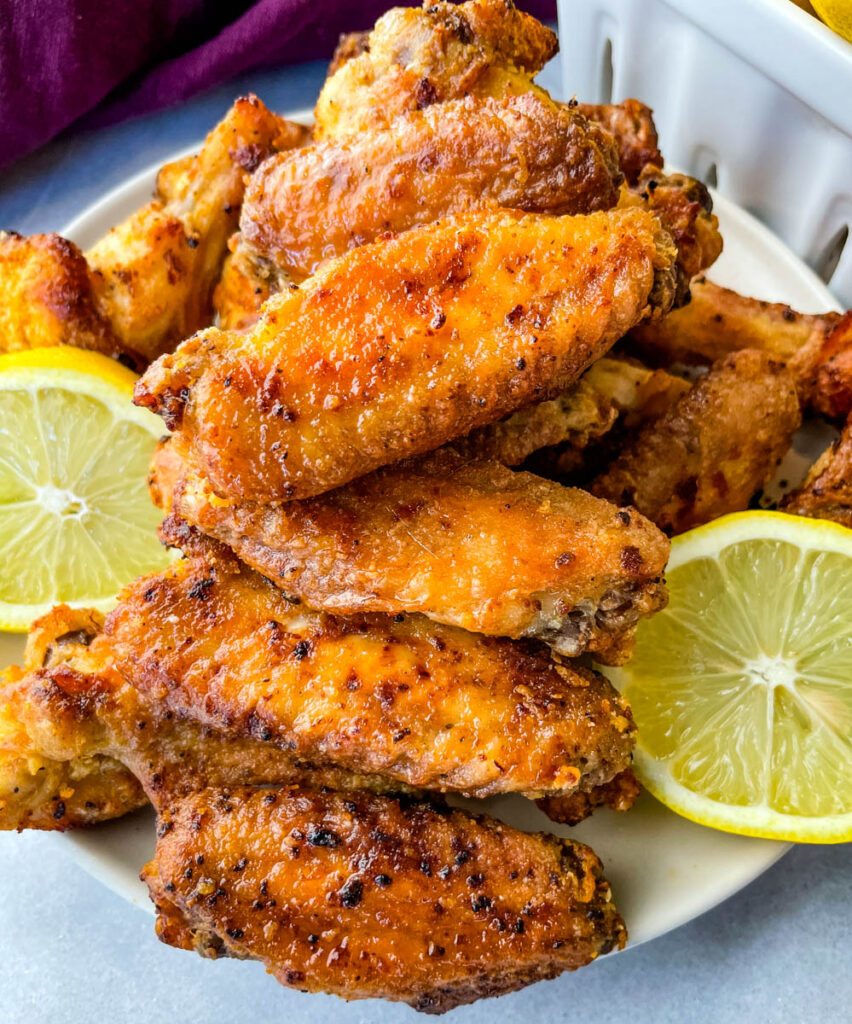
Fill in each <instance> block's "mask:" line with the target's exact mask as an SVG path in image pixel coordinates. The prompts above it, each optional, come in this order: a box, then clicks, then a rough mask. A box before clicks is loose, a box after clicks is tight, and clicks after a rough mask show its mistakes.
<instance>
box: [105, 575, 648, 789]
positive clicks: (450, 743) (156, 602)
mask: <svg viewBox="0 0 852 1024" xmlns="http://www.w3.org/2000/svg"><path fill="white" fill-rule="evenodd" d="M105 634H106V637H107V638H108V640H109V644H110V646H111V648H112V650H113V651H114V653H115V659H116V664H117V666H118V667H119V669H120V671H121V672H122V673H123V674H125V675H126V676H127V677H128V679H129V680H130V681H131V682H132V683H133V684H134V685H135V686H136V688H137V689H138V690H140V692H141V693H143V694H144V695H146V696H147V697H148V699H149V700H150V701H152V702H154V703H155V704H156V705H157V706H158V707H163V708H168V709H169V710H171V711H173V712H175V713H176V714H177V715H178V716H179V717H183V718H187V719H190V720H192V721H195V722H197V723H199V724H200V725H204V726H210V727H212V728H214V729H217V730H221V731H222V732H223V733H226V734H228V735H231V736H236V737H245V738H254V739H260V740H263V741H264V742H267V743H270V744H273V745H278V746H281V747H282V748H283V749H288V750H291V751H292V752H293V753H294V755H295V756H298V757H299V758H302V759H303V760H306V761H308V762H310V763H312V764H317V765H323V764H329V765H333V766H337V767H339V768H343V769H346V770H349V771H352V772H355V773H359V774H381V775H383V776H385V777H386V778H388V779H391V780H397V781H398V782H401V783H404V784H406V785H409V786H414V787H418V788H421V787H422V788H429V789H436V790H442V791H456V792H463V793H466V794H468V795H473V796H486V795H491V794H494V793H501V792H518V791H521V792H524V793H529V794H536V793H537V794H538V795H541V794H542V793H543V792H548V791H549V792H570V791H573V790H575V789H577V788H585V789H588V788H592V787H593V786H595V785H598V784H601V783H604V782H607V781H609V779H611V778H612V776H613V775H615V774H616V773H617V772H619V771H621V770H623V769H624V768H625V767H626V766H627V764H628V763H629V758H630V752H631V747H632V743H633V726H632V723H631V720H630V712H629V709H628V707H627V704H626V702H624V701H623V700H621V698H619V697H618V695H617V694H616V693H615V691H614V690H613V689H612V687H611V686H610V685H609V683H607V681H606V680H605V679H604V678H603V677H602V676H599V675H597V674H596V673H592V672H589V671H588V670H585V669H581V668H573V667H569V666H566V665H564V664H561V663H559V662H556V661H554V660H553V659H552V657H551V656H550V655H549V654H548V652H547V649H546V648H544V647H542V646H539V645H536V644H531V643H527V644H523V643H519V642H517V641H511V640H495V639H487V638H483V637H480V636H476V635H474V634H470V633H466V632H465V631H463V630H459V629H454V628H453V627H449V626H439V625H436V624H435V623H431V622H429V620H428V619H425V618H423V617H421V616H418V615H412V616H396V617H392V616H381V615H359V616H353V617H350V618H346V619H343V618H337V617H335V616H330V615H321V614H318V613H316V612H310V611H307V610H305V609H304V608H303V607H302V606H300V605H298V604H294V603H293V602H292V601H288V599H287V598H286V597H285V596H284V595H283V594H281V592H280V591H279V590H277V589H276V588H275V587H274V586H273V585H272V584H271V583H269V582H268V581H267V580H265V579H263V578H262V577H260V576H258V575H257V574H255V573H253V572H251V571H249V570H247V569H245V568H242V567H237V564H236V562H233V561H229V560H227V559H222V560H217V561H216V562H212V561H211V560H209V559H201V558H198V559H193V560H190V561H187V562H183V563H179V564H178V565H176V566H174V567H172V568H170V569H168V570H166V571H165V572H163V573H159V574H155V575H151V576H147V577H143V578H142V579H141V580H138V581H137V582H136V583H134V584H132V585H131V586H130V587H128V588H127V589H126V590H125V592H124V594H123V596H122V599H121V601H120V603H119V605H118V607H117V608H116V609H115V610H114V611H113V612H112V613H111V614H110V615H109V617H108V618H107V622H106V627H105Z"/></svg>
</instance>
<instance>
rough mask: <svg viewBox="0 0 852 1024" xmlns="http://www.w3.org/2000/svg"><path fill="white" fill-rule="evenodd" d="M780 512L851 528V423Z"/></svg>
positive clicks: (788, 498)
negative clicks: (830, 520)
mask: <svg viewBox="0 0 852 1024" xmlns="http://www.w3.org/2000/svg"><path fill="white" fill-rule="evenodd" d="M780 507H781V510H782V511H783V512H790V513H792V514H793V515H797V516H810V517H811V518H813V519H833V520H834V521H835V522H836V523H840V524H841V526H848V527H852V419H849V420H847V422H846V426H845V427H844V428H843V432H842V433H841V435H840V437H839V438H838V439H837V440H836V441H835V443H834V444H833V445H832V446H831V447H830V448H829V449H828V450H827V451H825V452H824V453H823V454H822V455H821V456H820V458H819V459H817V461H816V462H815V463H814V465H813V466H812V467H811V471H810V472H809V473H808V475H807V478H806V479H805V482H804V483H803V484H802V486H801V487H800V488H798V489H797V490H795V491H793V492H792V493H791V494H788V495H787V496H786V497H785V498H784V500H783V501H782V502H781V506H780Z"/></svg>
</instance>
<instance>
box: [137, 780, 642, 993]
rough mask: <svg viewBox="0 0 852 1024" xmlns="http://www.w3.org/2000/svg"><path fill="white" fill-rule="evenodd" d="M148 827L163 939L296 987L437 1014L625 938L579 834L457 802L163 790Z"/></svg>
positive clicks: (149, 870) (552, 972) (554, 971)
mask: <svg viewBox="0 0 852 1024" xmlns="http://www.w3.org/2000/svg"><path fill="white" fill-rule="evenodd" d="M157 835H158V839H157V852H156V857H155V859H154V861H152V862H151V863H150V864H149V865H148V866H147V867H146V868H145V870H144V872H143V878H144V880H145V881H146V882H147V884H148V887H149V889H150V891H151V897H152V899H153V901H154V903H155V905H156V907H157V913H158V918H157V934H158V936H159V937H160V939H161V940H162V941H163V942H166V943H168V944H169V945H173V946H177V947H178V948H181V949H187V950H195V951H196V952H198V953H200V954H201V955H202V956H207V957H211V958H216V957H219V956H223V955H224V956H236V957H240V958H252V959H258V960H261V961H262V962H263V963H264V965H265V966H266V968H267V970H268V971H270V972H271V973H272V974H273V975H274V976H275V977H276V978H277V979H278V981H280V982H281V983H282V984H284V985H287V986H289V987H293V988H298V989H301V990H303V991H309V992H330V993H334V994H336V995H339V996H343V997H344V998H346V999H364V998H371V997H379V996H381V997H382V998H384V999H390V1000H395V1001H402V1002H407V1003H409V1004H410V1005H411V1006H413V1007H414V1008H415V1009H418V1010H421V1011H424V1012H427V1013H443V1012H444V1011H446V1010H449V1009H452V1008H453V1007H454V1006H458V1005H461V1004H463V1003H468V1002H472V1001H473V1000H475V999H478V998H481V997H484V996H495V995H500V994H501V993H504V992H509V991H512V990H513V989H517V988H521V987H522V986H524V985H527V984H531V983H532V982H535V981H540V980H543V979H545V978H553V977H555V976H556V975H558V974H560V973H561V972H562V971H565V970H574V969H576V968H578V967H582V966H583V965H584V964H587V963H589V962H590V961H591V960H594V959H595V958H596V957H597V956H599V955H601V954H603V953H608V952H610V950H612V949H615V948H617V947H621V946H623V945H624V942H625V939H626V932H625V929H624V924H623V922H622V920H621V918H620V917H619V915H618V913H617V912H616V910H615V908H614V906H613V904H612V903H611V894H610V887H609V884H608V883H607V882H606V880H605V879H604V878H603V873H602V867H601V863H600V861H599V860H598V858H597V857H596V856H595V855H594V854H593V853H592V851H591V850H589V848H588V847H586V846H583V845H581V844H580V843H574V842H571V841H569V840H565V839H556V838H555V837H553V836H545V835H542V834H536V835H529V834H526V833H523V832H519V831H517V830H516V829H513V828H511V827H509V826H507V825H504V824H502V823H500V822H498V821H495V820H493V819H491V818H488V817H485V816H474V815H471V814H468V813H467V812H465V811H460V810H452V811H451V810H448V809H447V808H444V807H441V806H435V805H430V804H426V803H418V802H411V801H406V802H404V803H401V802H400V801H398V800H394V799H391V798H387V797H381V796H375V795H372V794H366V793H359V794H346V795H341V794H338V793H330V792H320V791H318V790H316V789H289V790H278V791H275V790H267V791H263V790H257V789H255V790H250V789H238V790H233V791H227V792H221V791H217V790H210V789H208V790H204V791H202V792H200V793H195V794H191V795H188V796H186V797H182V798H180V799H176V800H174V801H172V802H170V803H169V804H168V805H167V807H166V808H165V809H164V810H163V811H161V813H160V818H159V827H158V830H157ZM415 921H416V922H417V924H418V927H417V928H413V927H412V924H413V922H415Z"/></svg>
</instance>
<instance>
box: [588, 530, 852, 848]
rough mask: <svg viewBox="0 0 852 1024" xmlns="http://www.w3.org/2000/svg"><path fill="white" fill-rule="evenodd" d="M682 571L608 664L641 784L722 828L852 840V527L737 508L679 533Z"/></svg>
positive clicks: (675, 553) (675, 560)
mask: <svg viewBox="0 0 852 1024" xmlns="http://www.w3.org/2000/svg"><path fill="white" fill-rule="evenodd" d="M667 578H668V584H669V591H670V603H669V606H668V608H666V610H665V611H663V612H660V613H659V614H658V615H656V616H654V617H653V618H651V619H647V620H645V621H643V622H642V623H641V624H640V627H639V630H638V638H637V645H636V653H635V655H634V657H633V660H632V661H631V662H630V663H629V664H628V665H626V666H624V667H623V668H621V669H608V670H605V671H607V674H608V675H609V676H610V678H611V679H612V681H613V682H614V683H615V685H616V686H617V687H618V688H619V689H620V690H621V691H622V693H624V694H625V695H626V696H627V697H628V699H629V700H630V702H631V705H632V707H633V714H634V716H635V718H636V723H637V725H638V736H639V742H638V747H637V751H636V769H637V773H638V774H639V777H640V778H641V780H642V782H643V783H644V784H645V785H646V786H647V787H648V789H649V790H650V791H651V792H652V793H653V794H654V796H656V797H657V798H658V799H659V800H661V801H662V802H663V803H664V804H665V805H666V806H667V807H670V808H671V809H672V810H673V811H676V812H677V813H678V814H681V815H683V816H684V817H687V818H690V819H692V820H693V821H697V822H700V823H701V824H703V825H709V826H712V827H713V828H718V829H723V830H725V831H728V832H738V833H740V834H743V835H753V836H762V837H764V838H770V839H786V840H792V841H796V842H809V843H833V842H842V841H845V840H849V839H852V530H847V529H845V528H844V527H842V526H837V525H836V524H834V523H828V522H824V521H820V520H816V519H803V518H798V517H796V516H790V515H784V514H782V513H778V512H743V513H739V514H737V515H731V516H725V517H723V518H721V519H717V520H716V521H714V522H712V523H709V524H707V525H706V526H702V527H699V528H698V529H696V530H692V531H690V532H689V533H686V534H684V535H683V536H681V537H678V538H676V539H675V540H674V542H673V544H672V555H671V560H670V562H669V568H668V571H667Z"/></svg>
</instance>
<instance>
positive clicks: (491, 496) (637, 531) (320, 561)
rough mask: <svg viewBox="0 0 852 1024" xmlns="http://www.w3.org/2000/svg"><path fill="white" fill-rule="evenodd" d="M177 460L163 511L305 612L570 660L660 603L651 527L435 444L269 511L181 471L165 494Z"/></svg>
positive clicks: (618, 636) (168, 457) (658, 547)
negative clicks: (436, 625) (401, 625)
mask: <svg viewBox="0 0 852 1024" xmlns="http://www.w3.org/2000/svg"><path fill="white" fill-rule="evenodd" d="M174 462H175V459H174V452H173V451H172V450H171V445H166V446H164V447H162V448H161V449H160V450H159V452H158V453H157V454H156V455H155V457H154V462H153V466H152V477H153V479H154V482H155V490H156V491H157V493H158V494H159V496H160V500H161V504H163V507H164V511H174V512H175V513H176V514H177V515H179V516H181V517H182V518H183V519H185V520H186V521H187V522H188V523H190V524H191V525H192V526H195V527H197V528H198V529H200V530H201V531H202V532H204V533H206V534H208V535H210V536H212V537H214V538H215V539H216V540H218V541H221V542H222V543H223V544H225V545H227V546H228V547H229V548H231V549H232V550H233V551H234V552H235V553H236V554H237V555H238V556H239V557H240V558H241V559H242V560H243V561H244V562H246V563H247V564H248V565H250V566H252V567H253V568H255V569H258V570H259V571H260V572H262V573H263V574H264V575H265V576H267V577H268V578H269V579H271V580H272V581H273V582H275V583H276V585H277V586H279V587H281V589H282V590H284V591H286V592H287V594H289V595H291V596H292V597H296V598H299V599H300V600H301V601H303V602H304V603H305V604H306V605H307V607H309V608H315V609H318V610H321V611H327V612H333V613H335V614H339V615H351V614H356V613H362V612H385V613H387V614H391V615H394V614H397V613H400V612H406V613H409V612H420V613H422V614H424V615H426V616H428V617H429V618H430V619H433V620H435V621H436V622H443V623H447V624H450V625H455V626H460V627H462V628H464V629H470V630H473V631H475V632H478V633H485V634H488V635H490V636H508V637H515V638H521V637H534V638H541V639H544V640H546V641H547V642H548V643H550V644H551V645H552V646H553V647H554V648H555V649H556V650H557V651H559V652H560V653H561V654H565V655H568V656H569V657H574V656H576V655H578V654H580V653H582V652H583V651H584V650H586V651H600V652H602V653H603V654H604V655H605V654H606V651H607V650H608V649H609V648H610V647H611V646H612V645H613V642H614V641H617V640H622V639H623V638H624V634H626V633H632V631H633V629H634V627H635V624H636V622H637V621H638V619H639V617H641V616H642V615H647V614H651V613H652V612H654V611H656V610H657V609H658V608H660V607H662V606H663V605H664V603H665V588H664V586H663V584H662V582H661V580H662V576H663V573H664V571H665V566H666V560H667V558H668V550H669V545H668V542H667V540H666V539H665V538H664V537H663V535H662V534H661V533H660V532H659V531H658V530H657V529H656V528H655V527H654V526H653V525H652V524H650V523H648V522H647V521H646V520H644V519H643V518H642V517H641V516H639V515H638V514H635V513H634V514H633V515H632V516H631V515H629V514H627V513H625V512H624V511H619V510H616V509H615V508H614V507H613V506H612V505H610V504H609V503H608V502H603V501H600V500H598V499H595V498H593V497H592V496H591V495H589V494H586V493H585V492H584V491H578V490H568V489H566V488H563V487H561V486H560V485H558V484H555V483H552V482H550V481H546V480H542V479H540V478H538V477H535V476H532V475H531V474H529V473H514V472H512V471H511V470H509V469H506V468H505V467H503V466H500V465H499V464H498V463H496V462H491V461H482V460H478V461H469V460H467V459H466V458H464V457H462V456H460V455H458V454H456V453H455V452H454V451H452V450H443V451H440V452H436V453H433V454H431V455H428V456H423V457H421V458H419V459H412V460H409V461H408V462H405V463H400V464H398V465H395V466H390V467H386V468H385V469H383V470H379V471H377V472H376V473H373V474H370V475H369V476H367V477H362V478H361V479H359V480H355V481H353V482H352V483H351V484H348V485H347V486H346V487H342V488H338V489H337V490H334V491H330V492H328V493H327V494H324V495H321V496H319V497H317V498H310V499H306V500H304V501H293V502H287V503H286V504H284V505H272V506H267V505H257V504H254V503H250V502H226V501H223V500H221V499H218V498H217V497H216V495H215V494H214V493H213V492H212V490H211V489H210V487H209V486H208V485H207V483H206V481H205V480H204V478H203V476H201V475H200V474H198V473H197V472H196V471H194V470H193V469H192V467H191V466H187V467H185V469H184V471H183V473H182V477H181V478H180V480H179V483H178V485H177V487H176V488H175V487H172V488H170V487H169V481H170V480H172V481H173V480H175V479H176V477H177V476H178V474H177V473H176V472H175V466H174ZM160 463H162V468H160ZM449 565H451V566H452V572H451V573H450V574H448V573H447V566H449Z"/></svg>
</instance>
